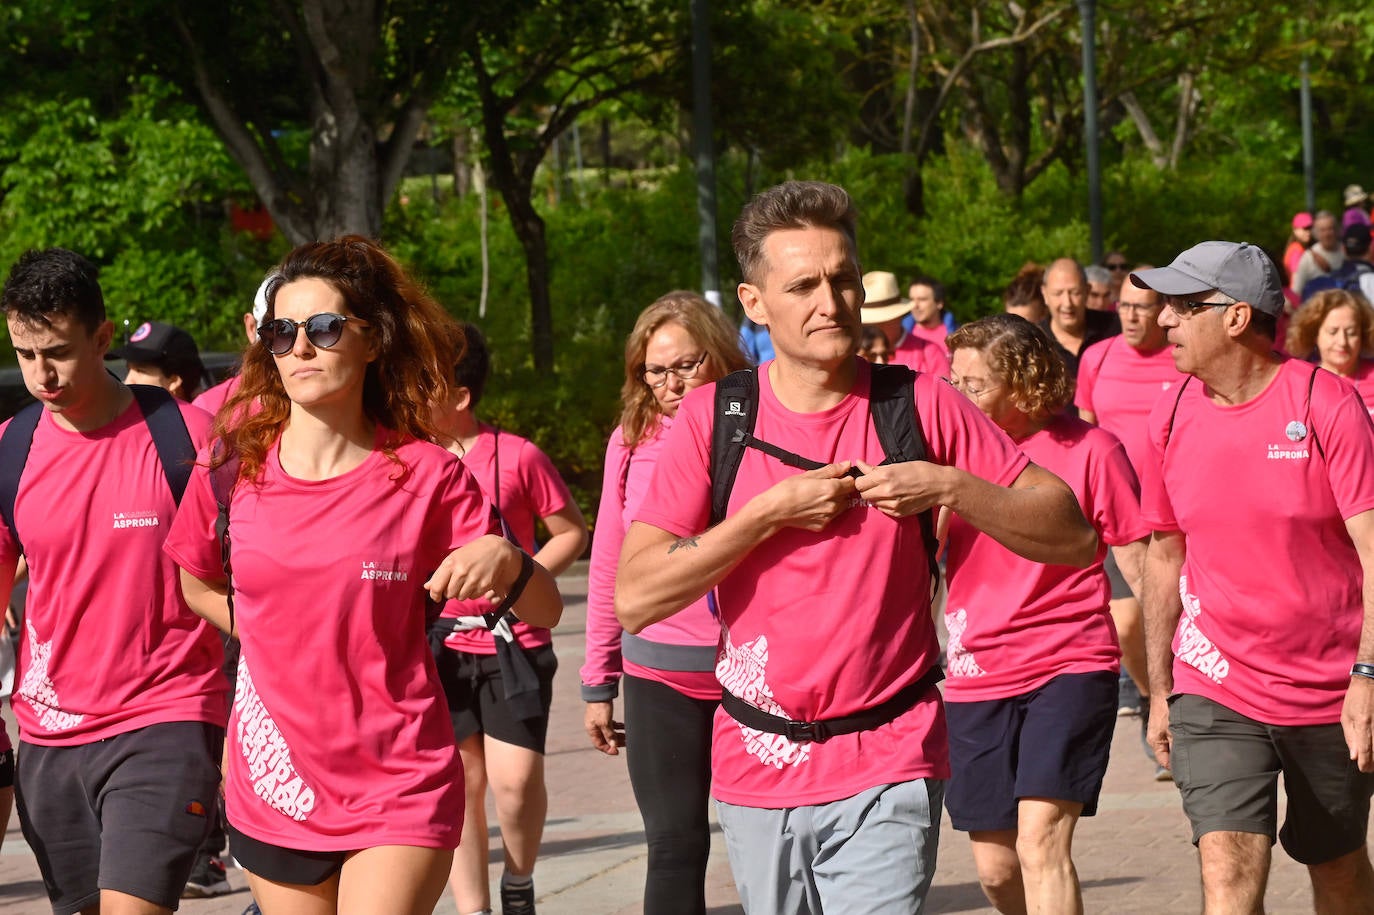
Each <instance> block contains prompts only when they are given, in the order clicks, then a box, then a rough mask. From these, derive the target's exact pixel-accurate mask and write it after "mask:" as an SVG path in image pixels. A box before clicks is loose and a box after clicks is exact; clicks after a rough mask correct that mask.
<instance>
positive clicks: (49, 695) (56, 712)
mask: <svg viewBox="0 0 1374 915" xmlns="http://www.w3.org/2000/svg"><path fill="white" fill-rule="evenodd" d="M26 628H27V629H28V632H29V666H28V668H27V669H26V670H25V671H24V679H23V681H22V682H21V683H20V684H19V695H21V696H23V697H24V699H25V700H27V701H28V703H29V705H31V706H32V707H33V710H34V711H35V712H37V713H38V726H39V727H41V728H42V729H43V730H45V731H70V730H71V729H72V728H74V727H76V726H77V725H78V724H80V723H81V722H82V720H83V719H85V717H86V716H85V715H73V714H72V713H70V712H64V711H62V709H61V707H60V706H61V704H62V700H61V699H59V698H57V687H56V686H54V685H53V682H52V680H50V679H48V663H49V662H50V661H51V660H52V641H51V640H49V641H47V642H40V641H38V632H37V631H36V630H35V629H34V628H33V622H32V621H31V620H30V621H28V624H27V627H26Z"/></svg>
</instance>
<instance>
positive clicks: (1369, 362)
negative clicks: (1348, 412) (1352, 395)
mask: <svg viewBox="0 0 1374 915" xmlns="http://www.w3.org/2000/svg"><path fill="white" fill-rule="evenodd" d="M1337 377H1340V376H1337ZM1342 380H1343V381H1345V382H1346V383H1347V384H1351V385H1354V386H1355V392H1356V393H1357V394H1359V395H1360V400H1362V401H1364V405H1365V409H1367V410H1368V411H1369V412H1370V414H1371V415H1374V359H1361V360H1360V363H1359V365H1357V366H1355V374H1354V376H1353V377H1351V378H1343V379H1342Z"/></svg>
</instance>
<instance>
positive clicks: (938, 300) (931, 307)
mask: <svg viewBox="0 0 1374 915" xmlns="http://www.w3.org/2000/svg"><path fill="white" fill-rule="evenodd" d="M906 294H907V295H908V296H909V297H910V298H911V319H912V321H913V322H914V323H913V324H912V326H911V334H912V336H914V337H920V338H921V339H922V340H924V341H926V342H927V343H933V344H935V345H936V346H938V347H940V351H941V353H943V352H944V346H945V338H946V337H948V336H949V331H950V325H949V324H947V323H946V322H945V286H944V284H943V283H941V282H940V281H939V280H933V279H931V278H930V277H928V276H923V277H920V278H918V279H916V280H914V281H913V282H912V284H911V286H910V287H908V288H907V293H906Z"/></svg>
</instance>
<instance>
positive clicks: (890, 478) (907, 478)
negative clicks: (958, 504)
mask: <svg viewBox="0 0 1374 915" xmlns="http://www.w3.org/2000/svg"><path fill="white" fill-rule="evenodd" d="M854 466H856V467H858V468H859V470H860V471H861V472H862V473H863V476H861V477H859V478H858V479H857V480H855V481H854V486H855V489H857V490H858V493H859V495H860V496H862V497H863V499H864V500H865V501H866V502H868V504H869V505H872V506H873V507H874V508H876V509H878V510H879V511H880V512H882V513H883V514H885V515H888V516H890V517H893V518H909V517H911V516H912V515H915V514H918V513H920V512H923V511H925V510H926V509H928V508H930V507H931V506H932V505H936V504H938V503H939V501H940V495H939V492H940V490H939V483H940V473H941V470H942V468H941V467H939V466H938V465H936V464H932V463H930V462H929V461H906V462H904V463H901V464H884V465H883V466H881V467H874V466H873V465H871V464H865V463H864V462H863V461H856V462H855V464H854Z"/></svg>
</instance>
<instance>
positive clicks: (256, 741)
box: [234, 655, 315, 822]
mask: <svg viewBox="0 0 1374 915" xmlns="http://www.w3.org/2000/svg"><path fill="white" fill-rule="evenodd" d="M234 711H236V712H237V713H238V728H237V731H236V734H237V737H238V742H239V752H241V753H242V754H243V759H244V761H245V762H246V763H248V780H249V781H251V782H252V783H253V793H254V794H256V795H257V796H258V797H260V798H262V799H263V801H265V802H266V803H267V805H268V806H269V807H271V808H272V809H273V810H275V811H277V812H278V813H282V814H285V815H286V816H289V817H290V818H291V819H293V820H296V821H297V822H302V821H304V820H306V819H308V818H309V817H310V812H311V811H312V810H314V809H315V789H313V788H311V787H310V786H309V785H307V784H306V783H305V779H303V778H301V776H300V773H299V772H297V771H296V767H295V766H294V765H292V763H291V748H290V747H288V746H287V745H286V738H285V737H283V736H282V733H281V730H280V729H279V728H278V727H277V723H276V722H275V721H273V720H272V716H271V715H270V714H268V712H267V706H265V705H263V702H262V697H261V696H259V695H258V690H257V687H256V686H254V685H253V677H252V676H251V675H250V674H249V673H248V662H247V661H245V660H244V659H243V656H242V655H240V656H239V673H238V686H237V688H236V690H235V692H234Z"/></svg>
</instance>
